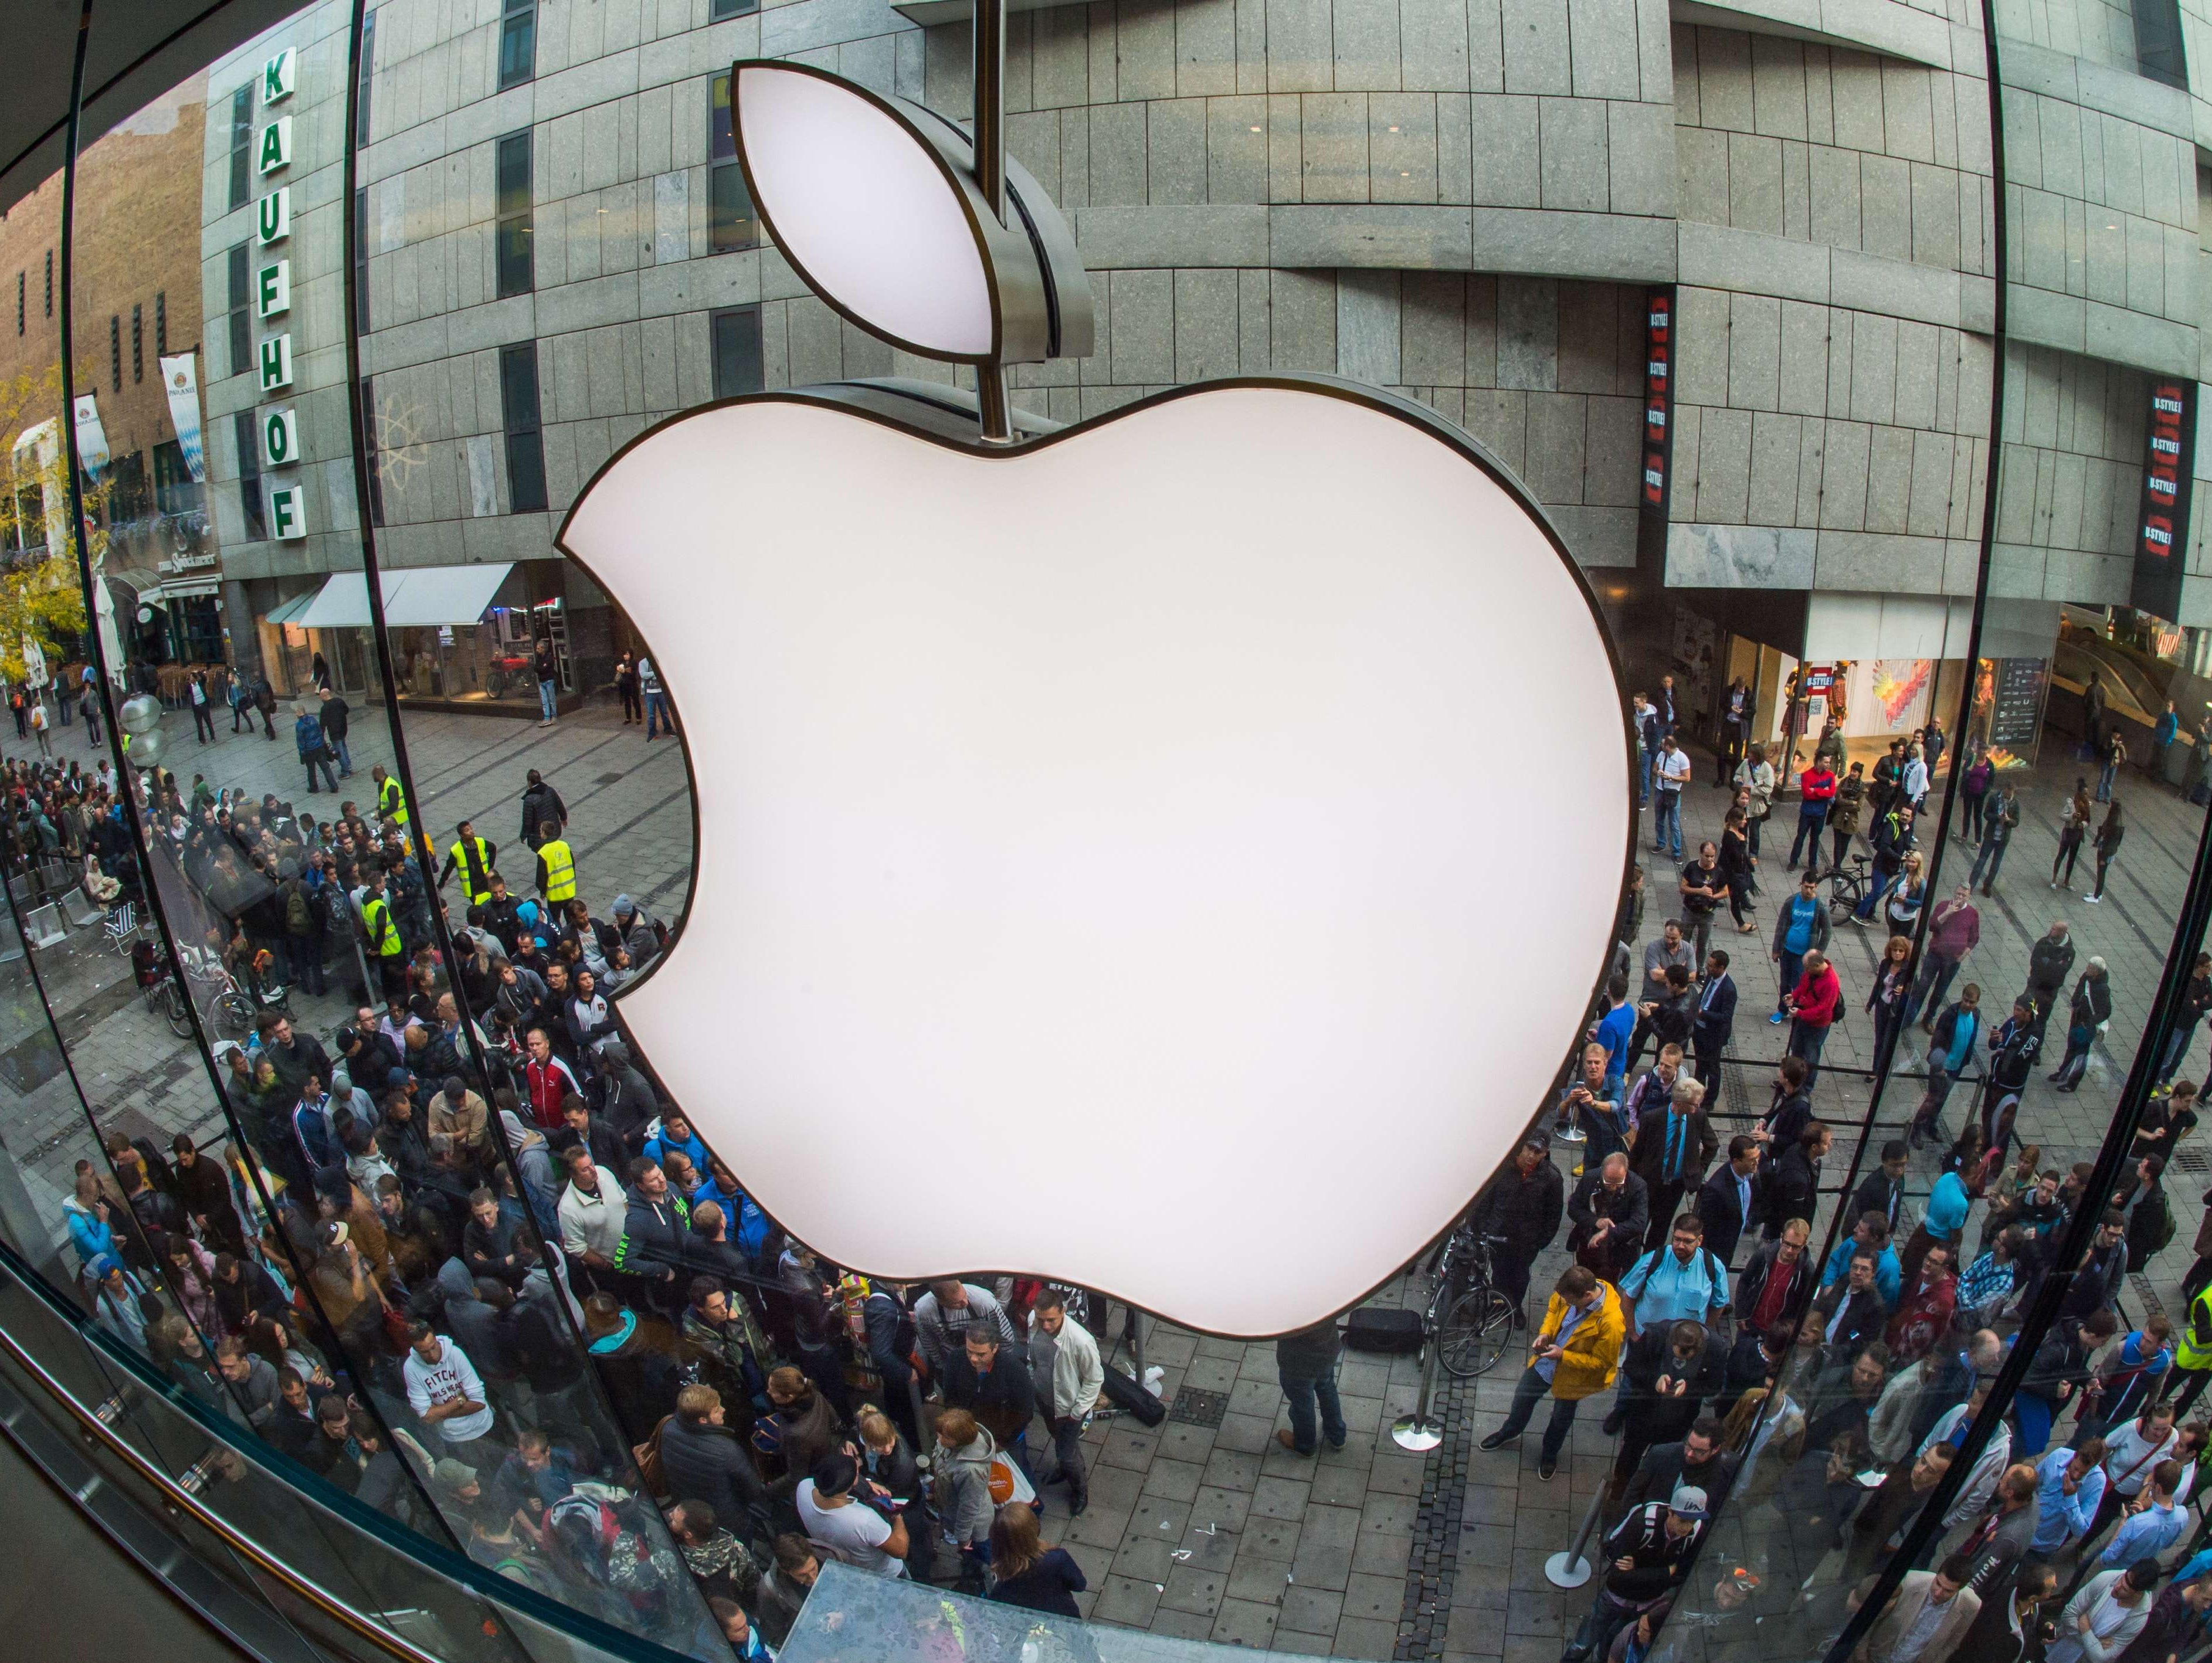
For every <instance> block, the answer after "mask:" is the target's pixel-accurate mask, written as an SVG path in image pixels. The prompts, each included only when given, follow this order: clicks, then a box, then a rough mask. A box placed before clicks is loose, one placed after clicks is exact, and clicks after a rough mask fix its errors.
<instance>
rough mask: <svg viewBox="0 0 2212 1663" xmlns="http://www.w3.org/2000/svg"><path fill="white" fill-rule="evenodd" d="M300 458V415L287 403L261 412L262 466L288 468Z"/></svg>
mask: <svg viewBox="0 0 2212 1663" xmlns="http://www.w3.org/2000/svg"><path fill="white" fill-rule="evenodd" d="M299 459H300V417H299V415H298V413H297V412H296V411H295V410H292V409H291V407H290V406H289V405H287V406H286V407H285V408H284V409H283V410H264V411H263V412H262V413H261V460H262V464H263V465H264V467H270V468H289V467H290V466H291V465H292V464H294V463H295V462H297V461H298V460H299Z"/></svg>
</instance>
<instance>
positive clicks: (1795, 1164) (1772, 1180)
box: [1765, 1120, 1831, 1241]
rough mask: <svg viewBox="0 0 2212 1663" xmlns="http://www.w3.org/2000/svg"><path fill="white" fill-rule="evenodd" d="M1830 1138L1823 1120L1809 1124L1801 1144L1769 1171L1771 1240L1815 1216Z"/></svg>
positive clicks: (1768, 1233) (1767, 1215)
mask: <svg viewBox="0 0 2212 1663" xmlns="http://www.w3.org/2000/svg"><path fill="white" fill-rule="evenodd" d="M1830 1136H1831V1134H1830V1133H1829V1131H1828V1128H1827V1127H1826V1126H1824V1125H1822V1124H1821V1123H1820V1121H1818V1120H1808V1121H1807V1122H1806V1124H1805V1129H1804V1131H1802V1132H1799V1133H1798V1134H1797V1141H1796V1143H1795V1144H1792V1145H1790V1147H1789V1148H1788V1149H1785V1150H1783V1151H1782V1156H1781V1158H1780V1159H1779V1160H1778V1161H1777V1162H1774V1164H1773V1166H1772V1167H1771V1168H1769V1170H1770V1172H1771V1176H1770V1177H1769V1179H1768V1180H1767V1186H1766V1212H1765V1219H1766V1236H1767V1240H1769V1241H1772V1240H1773V1239H1774V1238H1775V1237H1776V1236H1778V1235H1781V1234H1782V1227H1783V1225H1784V1224H1785V1223H1788V1222H1789V1221H1790V1219H1792V1218H1805V1219H1809V1218H1811V1217H1813V1215H1814V1210H1815V1208H1816V1207H1817V1206H1818V1205H1819V1202H1820V1158H1821V1156H1825V1155H1826V1153H1827V1152H1828V1144H1829V1141H1830Z"/></svg>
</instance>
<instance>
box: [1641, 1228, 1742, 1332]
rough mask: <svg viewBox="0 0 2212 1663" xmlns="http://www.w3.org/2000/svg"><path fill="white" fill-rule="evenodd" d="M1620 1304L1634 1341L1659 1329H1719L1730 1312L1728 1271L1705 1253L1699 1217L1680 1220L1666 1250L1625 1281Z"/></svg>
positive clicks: (1655, 1253) (1660, 1249) (1652, 1253)
mask: <svg viewBox="0 0 2212 1663" xmlns="http://www.w3.org/2000/svg"><path fill="white" fill-rule="evenodd" d="M1620 1301H1621V1309H1622V1311H1623V1313H1624V1316H1625V1320H1626V1326H1627V1333H1628V1337H1629V1338H1630V1339H1631V1340H1634V1339H1636V1338H1638V1336H1640V1335H1641V1334H1642V1333H1643V1332H1644V1329H1645V1328H1647V1327H1650V1326H1662V1327H1663V1326H1666V1325H1668V1324H1670V1323H1675V1322H1696V1323H1700V1324H1703V1325H1704V1326H1706V1327H1707V1328H1711V1327H1714V1326H1717V1324H1718V1323H1719V1321H1720V1320H1721V1318H1722V1316H1723V1314H1725V1313H1726V1312H1727V1310H1728V1308H1729V1280H1728V1267H1727V1266H1726V1265H1723V1264H1722V1263H1721V1262H1720V1260H1719V1259H1716V1258H1715V1257H1714V1256H1713V1255H1712V1254H1711V1253H1710V1252H1708V1251H1707V1250H1706V1247H1705V1220H1704V1219H1702V1218H1700V1217H1698V1215H1697V1214H1696V1213H1694V1212H1686V1213H1684V1214H1682V1215H1681V1216H1680V1217H1679V1218H1677V1219H1675V1221H1674V1228H1673V1229H1672V1230H1671V1231H1670V1232H1669V1233H1668V1244H1667V1246H1665V1247H1654V1248H1653V1249H1652V1250H1651V1251H1650V1253H1645V1254H1644V1256H1643V1257H1642V1258H1641V1259H1638V1260H1637V1261H1636V1263H1635V1264H1633V1265H1630V1266H1629V1270H1628V1274H1627V1275H1626V1276H1624V1277H1623V1278H1620Z"/></svg>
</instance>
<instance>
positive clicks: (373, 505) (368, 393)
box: [361, 375, 384, 525]
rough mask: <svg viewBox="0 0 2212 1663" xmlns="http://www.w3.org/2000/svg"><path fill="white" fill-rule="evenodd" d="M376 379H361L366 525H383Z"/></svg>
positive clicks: (371, 376) (382, 475)
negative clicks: (365, 461) (366, 494)
mask: <svg viewBox="0 0 2212 1663" xmlns="http://www.w3.org/2000/svg"><path fill="white" fill-rule="evenodd" d="M377 444H378V440H377V432H376V378H375V377H374V375H364V376H362V378H361V446H362V451H363V452H366V453H367V455H368V523H369V524H370V525H383V524H384V452H382V451H380V449H378V448H377Z"/></svg>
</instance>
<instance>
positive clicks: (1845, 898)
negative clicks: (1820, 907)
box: [1828, 869, 1866, 924]
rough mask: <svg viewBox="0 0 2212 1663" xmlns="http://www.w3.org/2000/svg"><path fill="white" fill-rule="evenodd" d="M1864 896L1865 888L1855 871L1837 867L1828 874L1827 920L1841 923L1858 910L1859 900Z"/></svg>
mask: <svg viewBox="0 0 2212 1663" xmlns="http://www.w3.org/2000/svg"><path fill="white" fill-rule="evenodd" d="M1865 898H1866V889H1865V887H1864V885H1863V884H1862V883H1861V882H1860V881H1859V877H1858V875H1857V873H1855V872H1847V871H1842V870H1840V869H1838V871H1833V872H1832V873H1830V874H1829V876H1828V920H1829V921H1830V922H1831V923H1833V924H1841V923H1842V922H1843V921H1844V920H1845V919H1847V918H1849V917H1850V915H1851V914H1852V913H1855V912H1857V911H1858V909H1859V902H1860V901H1863V900H1864V899H1865Z"/></svg>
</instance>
